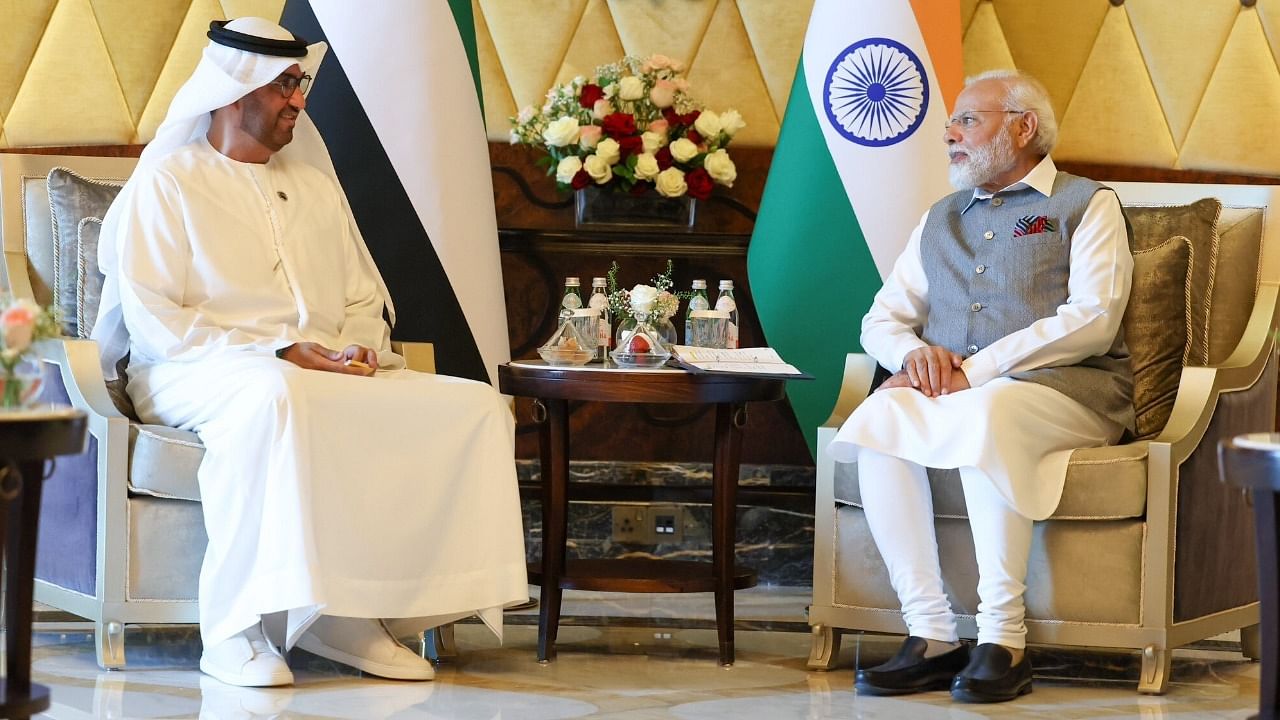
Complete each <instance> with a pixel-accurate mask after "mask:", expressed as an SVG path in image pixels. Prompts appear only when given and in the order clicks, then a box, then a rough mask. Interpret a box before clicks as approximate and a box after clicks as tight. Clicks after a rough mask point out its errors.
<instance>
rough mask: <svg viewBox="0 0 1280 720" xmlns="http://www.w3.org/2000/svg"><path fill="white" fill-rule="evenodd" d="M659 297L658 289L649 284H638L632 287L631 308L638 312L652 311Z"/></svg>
mask: <svg viewBox="0 0 1280 720" xmlns="http://www.w3.org/2000/svg"><path fill="white" fill-rule="evenodd" d="M657 299H658V289H657V288H655V287H650V286H648V285H637V286H635V287H633V288H631V309H632V310H635V311H637V312H644V313H647V312H650V311H651V310H653V303H654V302H656V301H657Z"/></svg>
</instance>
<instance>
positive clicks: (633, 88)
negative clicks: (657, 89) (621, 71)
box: [618, 75, 644, 100]
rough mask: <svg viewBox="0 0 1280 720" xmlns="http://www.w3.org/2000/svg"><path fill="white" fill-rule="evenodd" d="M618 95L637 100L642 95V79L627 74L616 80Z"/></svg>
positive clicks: (625, 98)
mask: <svg viewBox="0 0 1280 720" xmlns="http://www.w3.org/2000/svg"><path fill="white" fill-rule="evenodd" d="M618 97H620V98H622V99H623V100H639V99H640V98H642V97H644V81H643V80H641V79H640V78H638V77H636V76H635V75H628V76H626V77H624V78H622V79H621V80H619V81H618Z"/></svg>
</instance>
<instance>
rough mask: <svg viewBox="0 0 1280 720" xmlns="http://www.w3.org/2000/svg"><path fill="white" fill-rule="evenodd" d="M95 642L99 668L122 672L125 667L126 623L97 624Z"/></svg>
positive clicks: (107, 622)
mask: <svg viewBox="0 0 1280 720" xmlns="http://www.w3.org/2000/svg"><path fill="white" fill-rule="evenodd" d="M93 641H94V645H95V646H96V650H97V655H98V667H100V668H102V669H103V670H120V669H122V668H123V667H124V623H120V622H116V621H115V620H102V621H100V622H98V623H96V624H95V625H94V628H93Z"/></svg>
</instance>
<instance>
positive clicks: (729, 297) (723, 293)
mask: <svg viewBox="0 0 1280 720" xmlns="http://www.w3.org/2000/svg"><path fill="white" fill-rule="evenodd" d="M716 310H723V311H726V312H728V313H729V331H728V337H727V338H726V340H725V347H726V348H729V349H733V348H736V347H738V302H737V301H736V300H734V299H733V281H732V280H721V281H720V294H719V295H717V296H716Z"/></svg>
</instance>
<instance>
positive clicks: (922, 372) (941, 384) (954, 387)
mask: <svg viewBox="0 0 1280 720" xmlns="http://www.w3.org/2000/svg"><path fill="white" fill-rule="evenodd" d="M962 362H964V358H963V357H961V356H959V355H957V354H955V353H953V352H951V351H950V350H947V349H946V348H944V347H938V346H937V345H929V346H927V347H922V348H916V349H915V350H912V351H911V352H909V353H907V356H906V357H904V358H903V359H902V369H901V370H899V371H898V372H896V373H894V374H893V375H891V376H890V377H889V379H888V380H885V381H884V382H883V383H881V384H880V387H878V388H876V390H877V391H879V390H888V389H890V388H900V387H909V388H915V389H916V390H919V391H920V392H922V393H924V394H925V395H926V396H928V397H937V396H939V395H946V394H948V393H953V392H959V391H961V390H968V389H969V387H970V385H969V378H968V377H967V376H966V375H965V374H964V370H961V369H960V363H962Z"/></svg>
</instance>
